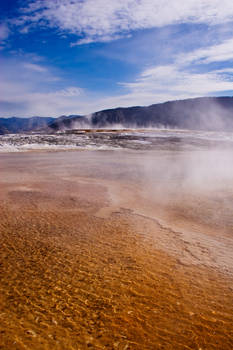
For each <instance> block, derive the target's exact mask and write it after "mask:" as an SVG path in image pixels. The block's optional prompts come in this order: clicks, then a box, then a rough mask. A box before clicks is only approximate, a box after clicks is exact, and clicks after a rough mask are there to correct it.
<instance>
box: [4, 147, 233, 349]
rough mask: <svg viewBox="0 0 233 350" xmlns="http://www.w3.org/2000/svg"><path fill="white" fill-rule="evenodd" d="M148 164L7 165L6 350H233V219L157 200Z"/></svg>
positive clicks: (82, 160) (115, 160)
mask: <svg viewBox="0 0 233 350" xmlns="http://www.w3.org/2000/svg"><path fill="white" fill-rule="evenodd" d="M157 156H158V155H157ZM159 156H160V155H159ZM141 157H142V155H139V156H138V155H135V154H132V153H130V152H129V153H128V154H127V152H125V153H124V155H121V154H120V153H117V154H115V153H114V152H88V151H85V152H63V153H62V152H61V153H59V152H56V153H52V152H51V153H45V152H44V153H40V152H38V153H33V152H32V153H27V154H26V153H21V154H2V155H1V156H0V171H1V176H0V244H1V250H0V271H1V284H0V321H1V322H0V335H1V336H0V349H4V350H7V349H9V350H12V349H33V350H34V349H35V350H37V349H45V350H47V349H52V350H54V349H59V350H60V349H75V350H76V349H121V350H126V349H138V350H141V349H176V350H179V349H180V350H183V349H196V350H204V349H208V350H209V349H216V350H225V349H226V350H227V349H229V350H231V349H232V348H233V321H232V320H233V279H232V260H231V256H230V253H229V251H228V250H227V248H225V247H228V248H229V249H230V248H231V246H232V245H231V244H232V235H231V232H232V231H231V227H232V226H231V221H230V220H231V216H230V213H229V210H231V209H229V206H228V211H227V210H226V212H225V214H226V216H224V218H225V219H224V220H225V221H224V222H225V225H223V218H222V217H221V218H220V217H219V216H215V217H213V219H212V220H211V216H209V218H208V220H207V219H206V215H207V212H208V213H210V212H211V210H212V209H213V210H216V206H218V205H219V204H218V203H219V202H218V203H217V204H216V201H213V199H212V197H211V195H210V194H209V195H208V193H209V192H208V193H207V194H205V196H204V197H201V199H200V196H199V195H198V196H197V194H196V193H190V200H191V202H190V203H189V204H190V205H189V206H186V205H185V204H187V205H188V200H189V199H188V198H189V197H188V196H187V193H186V194H184V196H183V207H182V208H181V203H182V198H181V197H179V196H178V197H177V196H175V195H174V196H173V195H172V193H173V190H174V189H173V190H172V191H170V192H169V196H168V197H169V201H166V200H165V197H166V196H165V197H163V200H162V198H161V200H160V201H158V196H159V195H161V193H160V192H161V188H163V186H162V185H161V186H162V187H160V190H158V189H154V192H153V193H152V192H151V191H147V189H146V188H145V186H143V184H145V185H146V184H147V185H148V181H145V183H144V182H143V181H142V177H141V176H137V175H136V173H137V171H136V169H137V167H138V164H139V163H138V162H139V160H140V159H141ZM158 159H159V158H158ZM126 167H129V168H130V169H132V171H129V172H127V171H126ZM139 168H140V169H141V167H140V166H139ZM132 174H133V175H132ZM157 180H158V179H157ZM174 181H175V180H174ZM174 188H175V187H174ZM229 191H230V189H229ZM229 191H228V193H229ZM149 193H150V196H152V195H153V196H155V197H156V196H157V199H156V198H155V200H154V201H153V200H152V199H153V198H151V197H149ZM179 193H180V189H179ZM224 193H225V192H224ZM155 194H156V195H155ZM181 195H182V194H181V193H180V196H181ZM218 196H220V194H219V192H218ZM207 197H208V198H207ZM197 198H198V200H197ZM218 198H219V197H218ZM221 198H222V197H221ZM159 203H160V205H159ZM200 203H201V204H200ZM205 203H206V206H205ZM221 203H222V202H221ZM227 203H228V204H229V200H228V202H227ZM178 204H179V205H178ZM200 206H201V208H202V210H200ZM186 208H187V209H186ZM191 214H192V215H191ZM174 215H175V216H176V220H175V219H174ZM201 215H205V218H204V217H203V218H202V217H201ZM173 223H174V225H173ZM188 223H190V225H189V224H188ZM172 225H173V226H172ZM188 227H190V228H191V231H192V232H191V231H190V234H189V231H188V229H187V228H188ZM214 227H215V228H216V229H214ZM205 230H206V231H205ZM220 236H221V237H220ZM224 249H225V250H224ZM223 251H225V254H224V253H223Z"/></svg>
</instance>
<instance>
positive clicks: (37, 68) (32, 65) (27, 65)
mask: <svg viewBox="0 0 233 350" xmlns="http://www.w3.org/2000/svg"><path fill="white" fill-rule="evenodd" d="M24 67H25V68H26V69H29V70H32V71H35V72H38V73H44V72H47V71H48V70H47V68H46V67H42V66H40V65H39V64H35V63H25V64H24Z"/></svg>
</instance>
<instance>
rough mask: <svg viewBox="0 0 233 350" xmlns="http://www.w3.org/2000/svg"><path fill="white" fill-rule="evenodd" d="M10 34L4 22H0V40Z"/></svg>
mask: <svg viewBox="0 0 233 350" xmlns="http://www.w3.org/2000/svg"><path fill="white" fill-rule="evenodd" d="M9 35H10V30H9V28H8V26H7V24H6V23H2V24H0V40H1V41H4V40H6V39H7V38H8V36H9Z"/></svg>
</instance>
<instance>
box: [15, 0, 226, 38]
mask: <svg viewBox="0 0 233 350" xmlns="http://www.w3.org/2000/svg"><path fill="white" fill-rule="evenodd" d="M21 12H22V17H21V18H18V19H17V20H16V22H15V23H18V24H21V25H22V26H24V25H27V26H28V23H30V22H31V24H32V25H39V24H41V25H43V26H44V25H47V26H50V27H55V28H59V29H60V30H61V31H62V32H69V33H72V34H76V35H78V36H80V37H82V38H83V39H80V41H79V44H81V43H90V42H93V41H109V40H114V39H116V38H118V36H119V35H123V34H126V35H127V33H129V32H130V31H133V30H139V29H146V28H153V27H162V26H165V25H170V24H177V23H190V22H191V23H207V24H209V25H212V24H218V23H226V22H227V21H232V20H233V6H232V1H231V0H222V1H219V0H187V1H184V0H173V1H171V0H117V1H116V0H76V1H75V0H56V1H54V0H46V1H44V0H36V1H31V2H30V4H29V5H28V6H27V7H24V8H23V9H21ZM27 28H28V27H27ZM104 38H105V39H104ZM106 38H108V40H106Z"/></svg>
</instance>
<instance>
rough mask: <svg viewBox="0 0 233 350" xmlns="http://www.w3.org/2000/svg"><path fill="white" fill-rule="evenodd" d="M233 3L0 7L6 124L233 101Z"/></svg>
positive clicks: (0, 100)
mask: <svg viewBox="0 0 233 350" xmlns="http://www.w3.org/2000/svg"><path fill="white" fill-rule="evenodd" d="M232 48H233V6H232V2H231V1H230V0H223V1H221V2H219V1H217V0H212V1H208V0H196V1H194V0H190V1H188V2H186V3H183V2H182V1H180V0H174V1H173V2H171V1H167V0H160V1H158V0H153V1H150V0H124V1H123V0H119V1H117V2H115V1H113V0H108V1H107V0H95V1H94V0H85V1H81V0H76V1H73V0H56V1H53V0H44V1H42V0H36V1H32V0H9V1H7V2H3V1H2V2H1V4H0V64H1V68H2V69H1V80H0V94H1V97H0V117H7V116H9V117H10V116H12V115H16V116H28V117H29V116H33V115H40V116H54V117H56V116H59V115H62V114H89V113H92V112H95V111H97V110H103V109H105V108H115V107H119V106H121V107H127V106H133V105H150V104H153V103H159V102H165V101H167V100H175V99H185V98H193V97H199V96H226V95H233V76H232V73H233V49H232Z"/></svg>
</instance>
